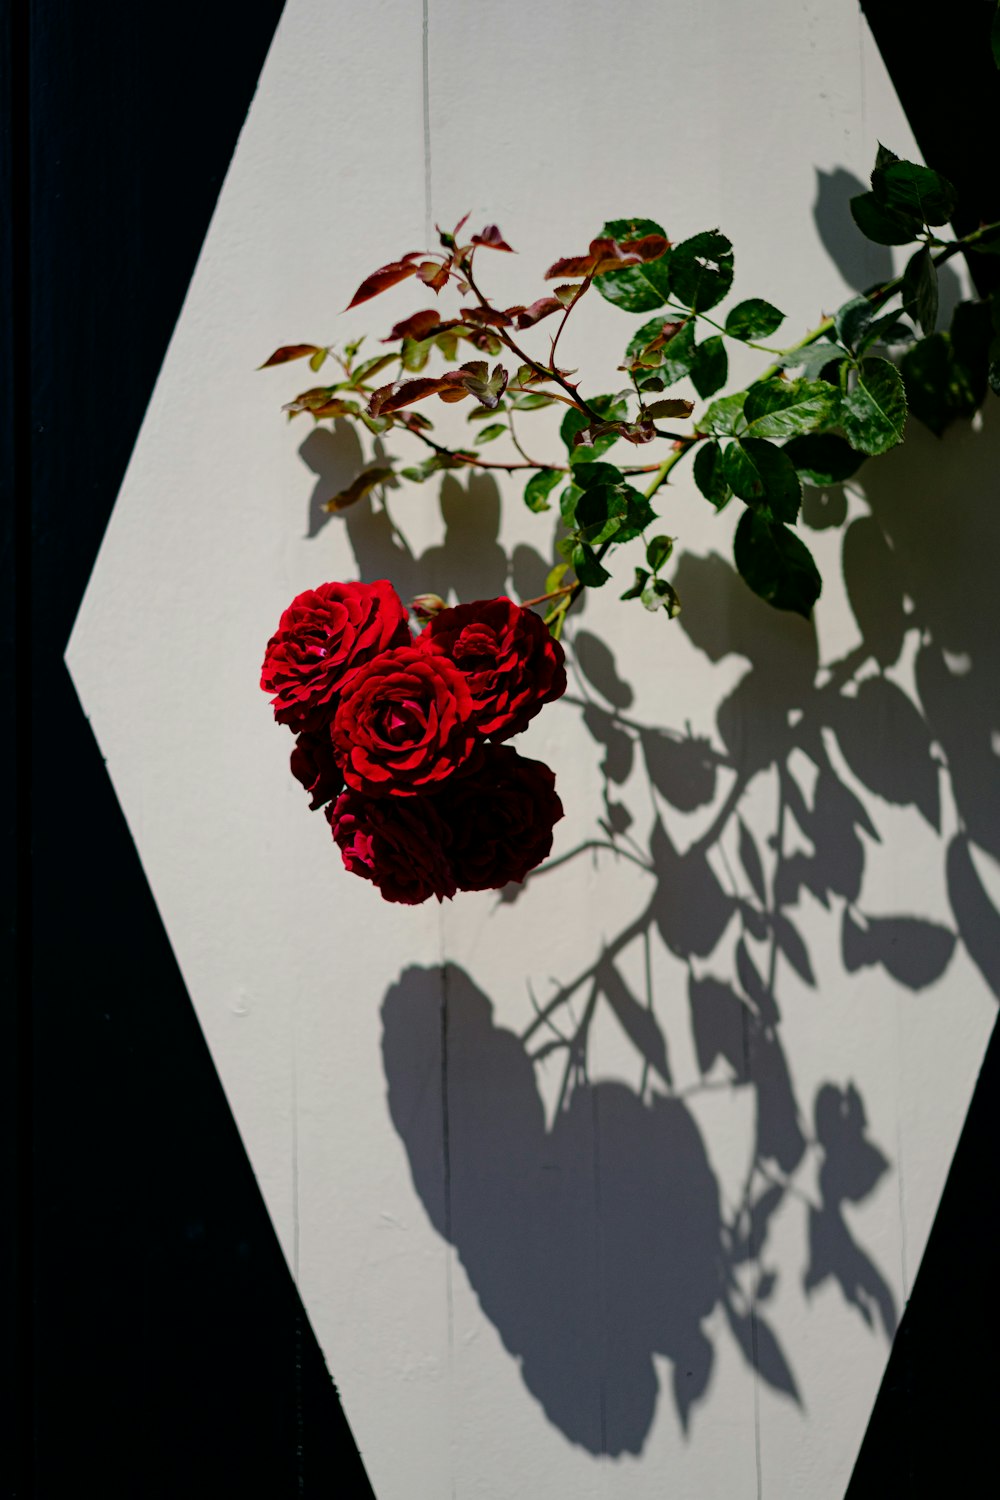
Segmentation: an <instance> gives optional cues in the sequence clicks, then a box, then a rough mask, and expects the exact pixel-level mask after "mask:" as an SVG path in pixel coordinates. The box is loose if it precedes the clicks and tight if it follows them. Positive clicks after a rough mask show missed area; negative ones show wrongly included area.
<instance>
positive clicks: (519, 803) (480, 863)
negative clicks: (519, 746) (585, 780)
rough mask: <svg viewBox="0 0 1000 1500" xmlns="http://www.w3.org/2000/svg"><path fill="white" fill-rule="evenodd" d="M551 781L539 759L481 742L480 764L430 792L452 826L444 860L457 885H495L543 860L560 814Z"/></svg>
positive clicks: (466, 888) (478, 888)
mask: <svg viewBox="0 0 1000 1500" xmlns="http://www.w3.org/2000/svg"><path fill="white" fill-rule="evenodd" d="M555 785H556V778H555V776H554V775H553V773H552V772H551V771H550V770H549V768H548V766H546V765H544V764H543V763H542V762H541V761H539V760H527V759H526V758H525V757H524V756H522V755H518V753H517V751H516V750H514V749H513V748H512V747H511V746H510V745H485V746H484V747H483V758H482V764H481V765H480V766H479V767H477V769H476V770H474V771H472V772H471V773H470V774H469V775H468V776H459V777H456V779H455V780H454V781H453V782H452V783H451V784H450V785H449V786H448V788H447V790H446V791H444V792H443V793H442V794H441V795H440V796H439V797H435V799H434V801H435V803H436V804H437V807H438V810H439V812H440V813H441V816H442V818H443V819H444V821H445V823H446V824H447V825H448V828H449V829H450V831H451V842H450V845H449V849H448V860H449V863H450V864H451V868H452V873H453V874H454V876H455V881H456V884H457V885H458V888H459V890H463V891H486V890H498V889H499V888H500V887H501V886H503V885H506V884H507V882H508V881H510V880H523V879H524V877H525V875H527V873H528V871H529V870H533V869H534V868H535V866H536V865H537V864H540V863H541V862H542V860H543V859H544V858H545V856H546V855H547V854H548V852H549V850H550V849H551V848H552V829H553V827H554V825H555V824H556V823H558V821H559V819H560V818H561V817H562V815H563V806H562V803H561V802H560V800H559V798H558V797H557V795H556V790H555Z"/></svg>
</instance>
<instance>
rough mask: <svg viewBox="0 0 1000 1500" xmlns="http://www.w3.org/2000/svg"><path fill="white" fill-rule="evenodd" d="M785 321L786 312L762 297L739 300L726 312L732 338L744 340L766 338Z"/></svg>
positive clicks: (727, 327)
mask: <svg viewBox="0 0 1000 1500" xmlns="http://www.w3.org/2000/svg"><path fill="white" fill-rule="evenodd" d="M784 321H785V315H784V313H783V312H779V311H778V309H777V308H776V307H774V306H773V305H772V303H770V302H765V301H764V299H763V298H762V297H748V298H747V300H746V301H745V302H737V304H736V306H735V307H733V308H730V310H729V312H728V313H727V314H726V332H727V333H728V334H729V337H730V338H731V339H742V340H743V341H744V342H746V341H747V340H748V339H766V338H767V337H768V336H769V335H770V334H772V333H774V331H775V329H776V328H779V327H780V326H781V324H782V323H783V322H784Z"/></svg>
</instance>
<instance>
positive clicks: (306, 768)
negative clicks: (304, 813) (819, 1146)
mask: <svg viewBox="0 0 1000 1500" xmlns="http://www.w3.org/2000/svg"><path fill="white" fill-rule="evenodd" d="M291 767H292V775H293V776H294V777H295V779H296V781H301V783H302V785H303V786H304V787H305V789H306V791H307V792H308V793H309V798H310V800H309V806H310V807H311V808H312V810H313V811H314V812H315V811H316V809H317V808H318V807H322V806H323V803H324V802H329V801H330V799H331V797H336V795H337V793H338V792H340V791H342V790H343V787H344V778H343V775H342V774H341V770H340V767H339V766H338V764H337V762H336V760H335V759H334V754H333V745H332V744H331V743H330V731H329V729H325V728H324V729H320V730H317V732H316V733H315V734H300V735H299V737H298V739H297V740H296V741H295V749H294V750H293V751H292V756H291Z"/></svg>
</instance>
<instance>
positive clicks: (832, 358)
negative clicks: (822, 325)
mask: <svg viewBox="0 0 1000 1500" xmlns="http://www.w3.org/2000/svg"><path fill="white" fill-rule="evenodd" d="M844 358H845V355H844V351H843V350H842V349H841V348H840V346H839V345H838V344H835V343H833V342H832V341H831V340H830V339H827V338H819V339H816V341H815V343H812V344H807V345H806V346H805V348H804V349H790V350H789V351H788V353H787V354H784V355H782V357H781V358H780V359H779V360H776V361H775V363H776V364H778V365H779V366H780V367H781V368H782V369H783V370H801V372H802V379H803V380H815V379H816V378H817V377H818V376H819V375H821V374H822V372H823V371H824V370H826V368H827V366H828V365H832V366H833V367H834V369H836V368H838V367H839V365H841V364H842V363H843V361H844ZM826 378H828V379H831V383H832V384H836V377H835V376H832V372H831V374H830V375H828V376H827V377H826Z"/></svg>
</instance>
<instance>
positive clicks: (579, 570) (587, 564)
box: [572, 542, 611, 589]
mask: <svg viewBox="0 0 1000 1500" xmlns="http://www.w3.org/2000/svg"><path fill="white" fill-rule="evenodd" d="M572 564H573V572H574V573H575V574H576V576H577V578H579V580H580V582H581V583H582V584H584V586H585V587H586V588H588V589H599V588H600V587H601V584H602V583H607V581H608V579H609V578H610V577H611V574H610V573H609V572H608V570H607V568H603V567H602V566H601V564H600V562H599V561H598V559H597V555H596V553H595V552H594V549H593V547H588V546H587V544H586V542H578V543H577V544H576V546H574V548H573V556H572Z"/></svg>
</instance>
